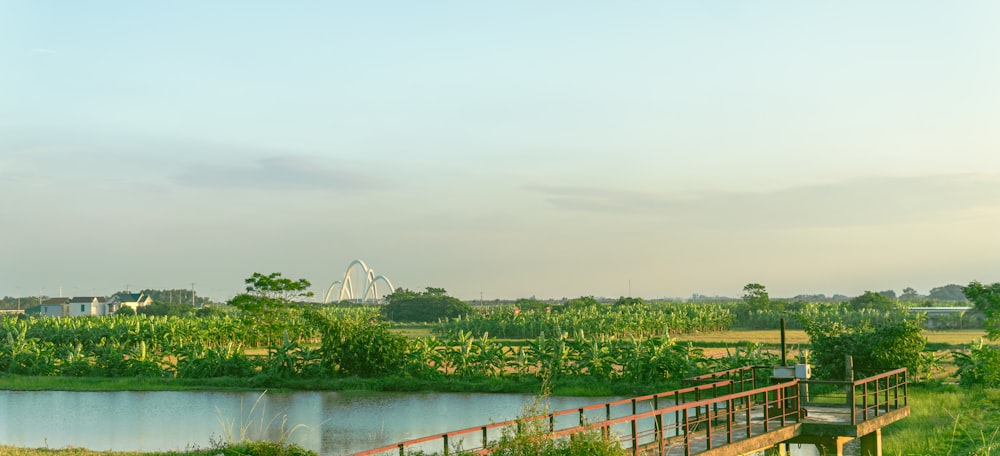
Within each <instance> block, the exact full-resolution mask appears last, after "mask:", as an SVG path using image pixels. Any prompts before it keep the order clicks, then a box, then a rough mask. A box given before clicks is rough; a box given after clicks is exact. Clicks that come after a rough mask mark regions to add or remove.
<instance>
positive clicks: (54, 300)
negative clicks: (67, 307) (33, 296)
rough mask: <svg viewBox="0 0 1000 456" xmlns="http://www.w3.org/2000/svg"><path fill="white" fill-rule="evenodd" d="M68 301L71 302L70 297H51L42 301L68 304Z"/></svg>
mask: <svg viewBox="0 0 1000 456" xmlns="http://www.w3.org/2000/svg"><path fill="white" fill-rule="evenodd" d="M67 302H69V298H49V299H46V300H44V301H42V305H52V304H66V303H67Z"/></svg>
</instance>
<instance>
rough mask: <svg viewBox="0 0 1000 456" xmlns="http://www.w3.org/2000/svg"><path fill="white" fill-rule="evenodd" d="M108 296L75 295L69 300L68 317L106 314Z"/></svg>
mask: <svg viewBox="0 0 1000 456" xmlns="http://www.w3.org/2000/svg"><path fill="white" fill-rule="evenodd" d="M108 302H109V300H108V298H105V297H103V296H76V297H74V298H72V299H70V301H69V312H68V313H67V316H70V317H99V316H106V315H108Z"/></svg>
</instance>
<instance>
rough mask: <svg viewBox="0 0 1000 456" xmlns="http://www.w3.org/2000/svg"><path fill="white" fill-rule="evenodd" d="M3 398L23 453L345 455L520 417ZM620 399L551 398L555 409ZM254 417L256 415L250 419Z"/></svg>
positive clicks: (160, 395) (239, 398)
mask: <svg viewBox="0 0 1000 456" xmlns="http://www.w3.org/2000/svg"><path fill="white" fill-rule="evenodd" d="M259 396H260V395H259V394H255V393H223V392H175V391H170V392H65V391H43V392H35V391H32V392H16V391H0V442H2V443H3V444H7V445H15V446H22V447H46V446H47V447H50V448H62V447H67V446H73V447H83V448H89V449H93V450H117V451H128V450H145V451H151V450H183V449H185V448H192V447H206V446H209V445H210V443H211V442H212V441H219V440H224V439H225V438H226V436H227V435H232V436H234V437H237V438H238V437H239V436H240V435H241V434H242V433H244V432H245V433H246V435H247V437H249V438H254V439H257V438H267V439H270V440H277V439H279V438H280V437H281V436H282V432H283V431H282V422H283V420H284V421H285V426H284V427H285V431H287V430H288V429H290V428H291V427H293V426H296V425H300V424H301V425H305V426H308V428H300V429H297V430H295V432H293V433H292V435H291V438H290V439H289V440H290V441H293V442H295V443H298V444H300V445H302V446H303V447H305V448H309V449H311V450H314V451H317V452H318V453H320V454H322V455H342V454H349V453H352V452H356V451H362V450H365V449H369V448H373V447H377V446H382V445H388V444H391V443H394V442H397V441H400V440H405V439H410V438H416V437H422V436H425V435H430V434H435V433H441V432H445V431H450V430H455V429H462V428H467V427H470V426H476V425H480V424H486V423H489V422H491V421H505V420H509V419H513V418H516V417H517V416H518V415H519V414H521V412H522V410H523V409H524V407H525V406H527V405H530V404H531V402H532V401H533V398H532V397H531V396H527V395H520V394H478V393H470V394H459V393H448V394H441V393H373V392H297V393H267V394H266V395H264V396H263V397H262V398H260V400H259V403H258V398H259ZM614 399H618V398H581V397H553V398H551V399H550V401H549V402H550V404H551V408H552V409H553V410H563V409H568V408H574V407H580V406H583V405H589V404H595V403H600V402H605V401H609V400H614ZM251 412H252V415H251Z"/></svg>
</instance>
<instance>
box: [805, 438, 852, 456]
mask: <svg viewBox="0 0 1000 456" xmlns="http://www.w3.org/2000/svg"><path fill="white" fill-rule="evenodd" d="M851 440H853V439H851V438H850V437H796V438H794V439H792V442H796V443H810V444H813V445H816V450H818V451H819V454H820V456H844V444H846V443H847V442H850V441H851Z"/></svg>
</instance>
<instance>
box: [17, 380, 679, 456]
mask: <svg viewBox="0 0 1000 456" xmlns="http://www.w3.org/2000/svg"><path fill="white" fill-rule="evenodd" d="M677 386H678V385H676V384H674V383H671V382H663V383H660V384H633V383H628V382H615V383H608V382H598V381H589V380H581V379H567V380H564V381H555V382H553V383H552V384H551V394H553V395H556V396H582V397H587V396H627V395H640V394H652V393H655V392H660V391H668V390H671V389H674V388H676V387H677ZM0 390H9V391H255V392H260V391H262V390H269V391H276V392H277V391H397V392H442V393H520V394H538V392H539V391H541V390H542V383H541V381H540V380H538V379H537V378H535V377H525V378H509V377H505V378H483V377H470V378H457V377H450V378H444V379H415V378H409V377H398V376H390V377H382V378H358V377H348V378H326V379H290V378H285V379H280V378H278V379H276V378H269V377H263V376H262V377H255V378H240V377H219V378H207V379H180V378H146V377H133V378H106V377H47V376H22V375H7V374H0ZM0 454H2V453H0Z"/></svg>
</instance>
